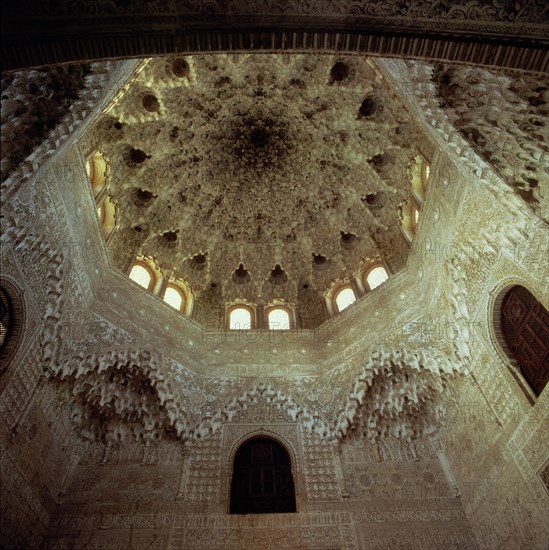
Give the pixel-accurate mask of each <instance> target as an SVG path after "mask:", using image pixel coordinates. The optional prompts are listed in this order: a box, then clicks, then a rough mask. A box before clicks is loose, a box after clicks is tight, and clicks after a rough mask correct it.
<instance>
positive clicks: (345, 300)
mask: <svg viewBox="0 0 549 550" xmlns="http://www.w3.org/2000/svg"><path fill="white" fill-rule="evenodd" d="M355 302H356V296H355V293H354V291H353V289H352V288H351V287H345V288H342V289H341V290H339V291H338V293H337V294H336V295H335V303H336V305H337V310H338V311H340V312H341V311H343V310H344V309H347V308H348V307H349V306H350V305H351V304H354V303H355Z"/></svg>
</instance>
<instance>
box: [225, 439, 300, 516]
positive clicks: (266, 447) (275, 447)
mask: <svg viewBox="0 0 549 550" xmlns="http://www.w3.org/2000/svg"><path fill="white" fill-rule="evenodd" d="M295 511H296V500H295V485H294V480H293V476H292V469H291V463H290V456H289V455H288V452H287V451H286V449H284V447H283V446H282V445H280V444H279V443H277V442H276V441H274V440H272V439H268V438H256V439H251V440H249V441H247V442H246V443H244V444H243V445H242V446H241V447H240V448H239V449H238V451H237V452H236V455H235V458H234V467H233V478H232V482H231V507H230V513H231V514H273V513H284V512H295Z"/></svg>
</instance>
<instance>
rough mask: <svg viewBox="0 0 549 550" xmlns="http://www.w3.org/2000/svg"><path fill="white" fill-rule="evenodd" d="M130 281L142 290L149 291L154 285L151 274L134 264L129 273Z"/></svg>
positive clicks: (144, 268) (142, 266) (141, 266)
mask: <svg viewBox="0 0 549 550" xmlns="http://www.w3.org/2000/svg"><path fill="white" fill-rule="evenodd" d="M130 279H132V281H135V282H136V283H137V284H138V285H141V286H142V287H143V288H146V289H147V290H150V289H151V287H152V286H153V284H154V280H153V276H152V273H151V272H150V270H149V269H147V268H146V267H145V266H144V265H141V264H135V265H134V266H133V267H132V270H131V271H130Z"/></svg>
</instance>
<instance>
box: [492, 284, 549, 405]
mask: <svg viewBox="0 0 549 550" xmlns="http://www.w3.org/2000/svg"><path fill="white" fill-rule="evenodd" d="M500 328H501V335H502V337H503V340H504V342H505V346H504V347H506V348H507V349H506V352H507V354H508V355H509V356H510V358H511V359H512V360H514V361H516V364H517V366H518V368H519V370H520V372H521V374H522V375H523V376H524V378H525V379H526V381H527V382H528V384H529V385H530V387H531V388H532V390H533V391H534V393H535V394H536V395H540V394H541V392H542V391H543V388H545V385H546V384H547V381H548V380H549V312H548V311H547V310H546V309H545V308H544V307H543V306H542V305H541V303H540V302H539V301H538V300H536V298H535V297H534V296H533V295H532V293H531V292H530V291H529V290H527V289H526V288H524V287H523V286H518V285H517V286H514V287H512V288H511V289H510V290H509V291H508V292H506V294H505V295H504V297H503V300H502V301H501V327H500Z"/></svg>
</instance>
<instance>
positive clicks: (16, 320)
mask: <svg viewBox="0 0 549 550" xmlns="http://www.w3.org/2000/svg"><path fill="white" fill-rule="evenodd" d="M23 305H24V302H23V293H22V292H21V291H20V290H19V288H17V287H16V286H15V285H12V284H11V283H9V282H8V281H4V280H3V281H1V283H0V373H3V372H4V371H5V370H6V369H7V368H8V366H9V364H10V362H11V360H12V358H13V357H14V355H15V353H16V351H17V350H18V349H19V344H20V343H21V337H22V335H23V327H24V325H25V310H24V308H23Z"/></svg>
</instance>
